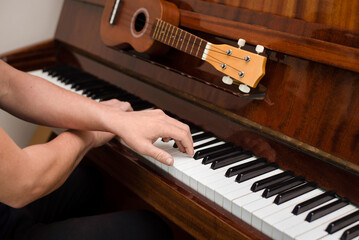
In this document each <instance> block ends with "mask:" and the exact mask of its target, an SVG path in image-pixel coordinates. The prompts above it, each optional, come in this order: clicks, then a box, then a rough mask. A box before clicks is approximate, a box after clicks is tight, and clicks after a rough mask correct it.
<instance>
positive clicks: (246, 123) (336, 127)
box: [1, 0, 359, 239]
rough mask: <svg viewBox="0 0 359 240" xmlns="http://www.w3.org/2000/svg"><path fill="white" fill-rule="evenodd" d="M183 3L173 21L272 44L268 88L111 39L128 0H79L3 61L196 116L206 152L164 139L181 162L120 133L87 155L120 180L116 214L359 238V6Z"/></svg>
mask: <svg viewBox="0 0 359 240" xmlns="http://www.w3.org/2000/svg"><path fill="white" fill-rule="evenodd" d="M169 3H173V5H174V6H176V8H177V9H178V15H176V16H177V17H178V19H177V20H176V19H175V21H174V23H173V22H172V24H177V25H178V26H179V27H180V28H181V29H184V30H186V31H187V32H190V33H191V34H194V35H196V36H199V37H200V38H202V39H204V40H206V41H210V42H212V43H215V44H228V45H232V46H236V44H237V40H238V38H244V39H246V41H247V44H246V45H245V46H244V47H242V49H244V50H246V51H251V52H255V51H254V48H255V45H258V44H260V45H263V46H264V47H265V48H266V50H265V52H264V53H263V54H262V55H263V56H265V57H266V58H267V64H266V67H265V73H266V74H265V75H264V77H263V78H262V79H261V80H260V82H259V84H258V85H257V86H256V87H255V88H252V89H251V90H250V92H243V91H241V90H239V89H238V86H236V85H226V84H224V83H223V82H222V77H223V73H221V72H219V71H217V70H216V69H214V68H213V67H212V66H211V65H210V64H208V63H207V62H203V61H201V59H198V58H195V57H193V56H191V55H189V54H187V53H183V52H181V51H179V50H177V49H174V48H170V49H166V53H160V52H157V51H152V52H151V51H150V52H145V53H143V52H138V51H135V50H134V49H133V48H131V47H124V46H117V45H115V46H109V42H108V41H106V40H105V41H104V38H103V36H101V25H102V24H103V21H110V20H111V19H108V18H104V17H103V14H104V12H106V11H111V12H113V13H114V15H113V16H114V18H116V17H117V16H116V14H115V13H116V12H117V11H121V10H122V9H125V7H126V1H125V0H122V1H110V0H108V1H105V0H65V2H64V6H63V9H62V14H61V17H60V20H59V23H58V28H57V31H56V34H55V39H53V40H51V41H48V42H44V43H39V44H37V45H34V46H30V47H28V48H25V49H21V50H19V51H15V52H12V53H9V54H5V55H3V56H1V57H2V59H3V60H5V61H7V62H8V63H9V64H11V65H13V66H15V67H17V68H19V69H21V70H24V71H29V72H30V73H31V74H36V75H38V76H41V77H43V78H45V79H47V80H49V81H51V82H53V83H54V84H57V85H59V86H62V87H64V88H67V89H69V90H70V91H74V92H76V93H78V94H82V95H85V96H87V97H90V98H93V99H94V100H96V101H99V100H105V99H108V98H112V97H116V98H118V99H120V100H126V101H129V102H131V103H132V105H133V106H134V108H135V110H137V111H141V110H144V109H148V108H160V109H163V110H164V111H165V112H166V113H168V114H170V115H171V116H173V117H176V118H178V119H180V120H182V121H184V122H186V123H188V124H189V125H190V127H191V131H192V134H193V138H194V140H195V152H196V154H195V156H194V157H193V158H192V157H189V156H185V155H183V154H181V153H179V152H178V151H177V149H176V146H174V144H173V141H170V142H169V143H165V142H162V141H161V139H159V140H158V141H157V142H156V143H155V144H156V145H158V146H159V147H161V148H163V149H166V150H167V151H169V152H170V153H172V154H173V156H174V158H175V163H174V166H172V167H168V166H166V165H163V164H161V163H159V162H156V161H154V160H153V159H150V158H148V157H146V156H141V155H139V154H137V153H136V152H134V151H132V150H131V149H129V148H128V147H127V146H126V145H125V144H124V143H122V142H121V141H120V140H114V141H112V142H110V143H109V144H107V145H105V146H103V147H101V148H97V149H93V150H92V151H90V152H89V153H88V154H87V156H86V159H87V160H88V161H89V162H91V164H94V165H95V166H96V167H98V168H99V169H100V171H101V172H102V173H103V175H104V176H105V178H106V183H107V186H106V187H107V193H106V194H107V201H108V206H109V208H111V210H117V209H124V208H139V207H146V208H149V209H152V210H153V211H156V212H158V214H160V215H161V216H162V217H163V218H165V219H166V220H167V221H168V222H169V224H171V226H172V227H173V229H174V231H175V238H177V239H358V234H359V229H358V228H359V227H358V224H359V219H358V218H359V212H358V206H359V138H358V136H359V134H358V131H359V118H358V116H359V112H358V111H359V110H358V109H359V108H358V107H359V99H358V98H357V95H358V93H359V92H358V91H359V85H358V84H359V82H358V81H359V74H358V72H359V65H358V64H357V63H358V59H359V48H358V47H359V44H358V43H359V41H358V36H359V24H358V22H359V20H358V18H357V16H356V15H355V14H354V13H355V12H358V10H359V9H358V8H359V5H357V4H355V1H326V2H325V3H324V2H322V1H316V2H315V3H313V2H309V1H293V2H291V4H289V3H288V4H287V5H285V4H282V3H281V2H279V1H278V2H277V1H274V2H271V4H265V3H262V4H260V3H252V2H246V1H225V2H224V1H217V0H211V1H209V0H171V1H168V2H167V1H166V4H169ZM324 6H325V7H324ZM338 6H341V7H340V8H339V7H338ZM115 8H116V9H120V10H114V9H115ZM106 9H108V10H106ZM341 16H345V17H344V18H343V17H341ZM117 21H118V20H117ZM171 21H172V20H171ZM105 42H106V43H105ZM38 69H42V70H38ZM124 196H127V197H126V198H125V197H124Z"/></svg>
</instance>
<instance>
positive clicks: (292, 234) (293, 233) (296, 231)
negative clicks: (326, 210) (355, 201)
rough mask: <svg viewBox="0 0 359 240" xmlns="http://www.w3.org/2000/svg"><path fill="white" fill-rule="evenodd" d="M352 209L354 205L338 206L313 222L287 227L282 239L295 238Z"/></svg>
mask: <svg viewBox="0 0 359 240" xmlns="http://www.w3.org/2000/svg"><path fill="white" fill-rule="evenodd" d="M353 209H355V207H354V206H352V205H347V206H345V207H343V208H340V209H338V210H337V211H334V212H332V213H330V214H328V215H326V216H324V217H321V218H319V219H317V220H315V221H313V222H307V221H304V222H302V223H300V224H298V225H296V226H294V227H292V228H290V229H287V230H286V231H285V233H284V239H285V240H291V239H295V238H296V237H298V236H300V235H302V234H304V233H306V232H309V231H310V230H312V229H314V228H316V227H318V226H320V225H321V224H323V223H326V222H328V223H329V222H330V221H334V220H336V219H337V218H340V217H341V216H343V215H345V214H347V213H348V212H350V211H352V210H353Z"/></svg>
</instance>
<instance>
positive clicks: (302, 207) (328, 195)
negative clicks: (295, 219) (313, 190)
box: [292, 191, 335, 215]
mask: <svg viewBox="0 0 359 240" xmlns="http://www.w3.org/2000/svg"><path fill="white" fill-rule="evenodd" d="M333 198H335V192H333V191H327V192H324V193H322V194H320V195H319V196H316V197H314V198H311V199H308V200H306V201H304V202H301V203H299V204H297V205H296V206H295V207H294V209H293V211H292V213H293V214H294V215H299V214H301V213H303V212H305V211H307V210H309V209H312V208H315V207H317V206H319V205H321V204H323V203H325V202H327V201H329V200H331V199H333Z"/></svg>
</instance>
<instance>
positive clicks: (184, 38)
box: [179, 30, 187, 51]
mask: <svg viewBox="0 0 359 240" xmlns="http://www.w3.org/2000/svg"><path fill="white" fill-rule="evenodd" d="M181 31H182V32H184V36H183V39H182V43H181V47H180V48H179V50H182V47H183V43H184V40H186V36H187V32H185V31H183V30H181ZM182 51H183V50H182Z"/></svg>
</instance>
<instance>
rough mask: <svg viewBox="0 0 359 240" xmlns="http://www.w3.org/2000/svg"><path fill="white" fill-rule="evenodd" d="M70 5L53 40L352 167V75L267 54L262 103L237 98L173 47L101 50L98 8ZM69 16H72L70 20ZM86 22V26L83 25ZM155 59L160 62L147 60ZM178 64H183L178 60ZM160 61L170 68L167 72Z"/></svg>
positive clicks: (204, 67) (355, 129) (354, 116)
mask: <svg viewBox="0 0 359 240" xmlns="http://www.w3.org/2000/svg"><path fill="white" fill-rule="evenodd" d="M70 3H71V4H68V6H69V7H66V5H65V11H64V13H63V15H62V17H61V20H60V24H59V27H58V31H57V34H56V36H57V38H58V39H59V40H61V41H63V42H67V43H69V44H70V45H72V46H74V47H76V48H78V49H82V50H84V51H86V52H88V53H91V54H92V55H95V56H96V57H98V58H101V59H102V60H104V61H108V62H111V63H112V64H113V66H114V67H116V68H118V69H121V70H124V71H127V72H129V74H134V75H140V76H139V77H141V78H149V79H156V81H158V82H160V83H162V84H163V85H166V86H171V87H173V88H174V89H178V90H179V91H181V92H185V93H187V94H190V95H192V96H195V97H194V98H193V101H196V99H200V100H203V101H206V102H209V103H211V104H213V105H215V106H217V107H219V108H221V109H223V110H225V111H229V112H231V113H233V114H234V115H236V116H242V117H244V118H245V119H248V120H250V121H252V122H255V123H258V124H259V125H260V126H263V127H268V128H270V129H272V130H274V131H276V132H278V133H282V134H284V136H288V137H290V138H294V139H298V140H299V141H300V142H303V143H305V144H308V145H309V146H312V147H313V148H314V150H313V153H314V154H315V151H316V149H319V150H321V151H323V152H325V153H329V154H332V155H334V156H337V157H339V158H340V159H342V160H343V161H344V162H345V161H348V162H351V163H353V164H355V165H358V161H359V157H358V156H359V147H358V142H359V141H358V137H359V134H358V131H359V127H358V125H359V119H358V116H359V115H358V109H359V108H358V104H359V100H358V98H356V97H355V96H356V95H357V94H358V73H355V72H352V71H346V70H342V69H339V68H336V67H332V66H327V65H324V64H320V63H316V62H312V61H307V60H304V59H300V58H296V57H292V56H289V55H284V54H281V53H275V52H273V53H272V54H271V55H270V56H269V59H268V63H267V69H266V70H267V74H266V76H265V77H264V78H263V80H262V83H263V84H264V85H265V86H266V87H267V88H268V92H267V97H266V99H265V101H253V100H248V99H243V98H238V97H237V96H234V95H232V94H228V92H226V91H222V90H220V91H218V89H219V88H215V87H213V85H214V86H215V85H217V86H220V87H221V83H220V79H221V75H219V74H218V73H217V72H216V71H215V70H213V69H212V68H211V67H210V66H208V65H207V64H206V63H199V62H197V60H194V59H193V58H191V57H188V56H186V55H185V54H181V53H179V52H178V51H175V50H173V51H170V52H169V53H168V54H167V55H166V56H164V57H156V58H155V57H153V58H151V57H149V56H144V57H146V58H149V61H148V60H146V61H143V59H142V56H136V55H131V54H132V53H131V52H124V51H116V50H113V49H110V48H107V47H106V46H105V45H104V44H103V43H102V42H101V39H100V37H99V35H98V33H99V29H100V22H99V19H101V13H102V8H99V7H96V6H91V5H89V6H88V7H87V8H86V13H83V14H77V15H76V16H75V14H74V13H75V12H76V11H78V12H81V11H80V8H81V5H80V4H79V3H77V2H70ZM69 15H71V16H75V18H76V19H74V21H73V20H72V19H71V20H70V18H68V17H67V16H69ZM74 22H75V23H76V24H73V23H74ZM89 22H91V24H84V23H89ZM83 32H85V33H86V34H87V36H91V41H87V39H84V38H83V35H82V33H83ZM209 38H210V36H209ZM227 43H228V41H227ZM229 43H233V42H229ZM129 53H130V54H129ZM181 59H182V60H181ZM151 61H152V62H151ZM155 62H157V63H159V64H160V65H157V64H153V63H155ZM181 62H184V63H185V64H178V63H181ZM161 64H163V65H166V66H168V67H170V68H171V69H173V71H170V72H168V71H167V70H166V68H163V67H161ZM178 71H179V72H178ZM181 73H184V74H185V75H186V74H188V75H189V76H191V77H190V78H188V77H187V76H185V75H183V74H181ZM175 79H176V80H175ZM211 84H212V85H211ZM273 137H276V136H273ZM284 138H285V137H284ZM299 145H300V144H299ZM299 147H300V146H299ZM343 167H346V166H343Z"/></svg>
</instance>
